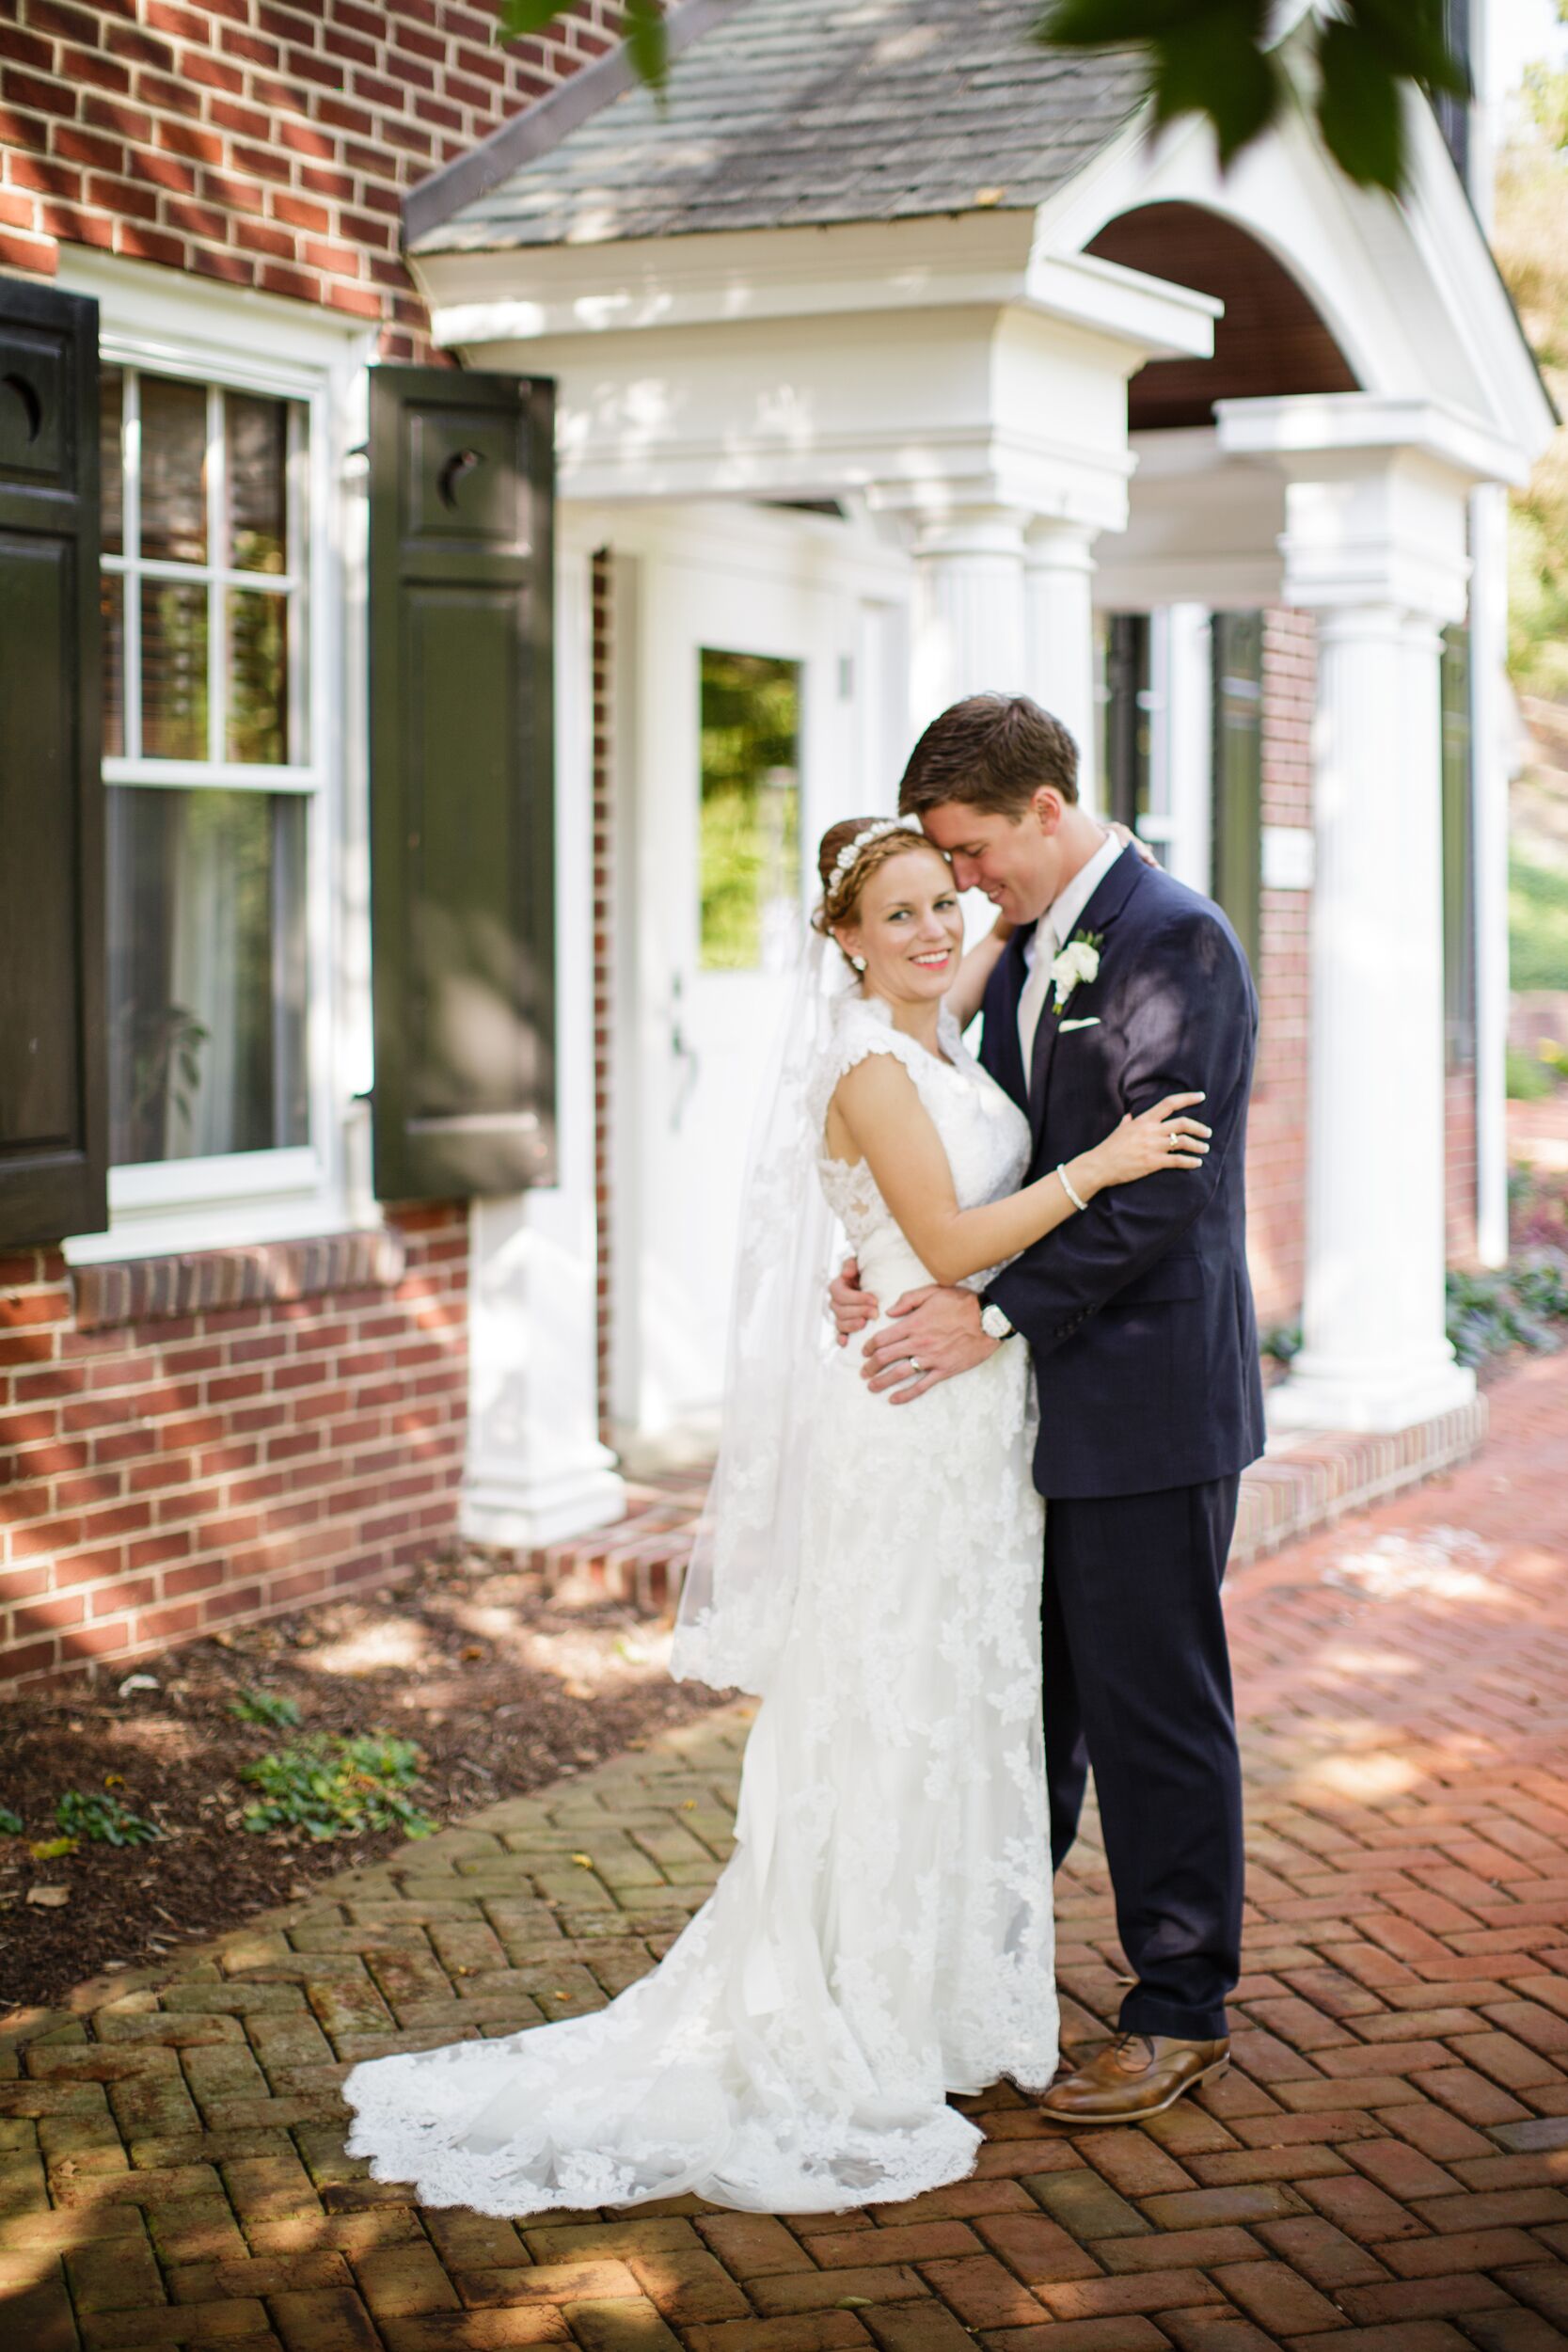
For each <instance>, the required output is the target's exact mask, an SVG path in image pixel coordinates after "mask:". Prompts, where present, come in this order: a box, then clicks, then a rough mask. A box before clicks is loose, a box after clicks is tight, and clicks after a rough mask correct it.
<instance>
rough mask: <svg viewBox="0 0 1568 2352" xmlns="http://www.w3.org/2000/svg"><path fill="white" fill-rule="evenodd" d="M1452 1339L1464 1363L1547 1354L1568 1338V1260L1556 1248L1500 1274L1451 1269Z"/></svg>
mask: <svg viewBox="0 0 1568 2352" xmlns="http://www.w3.org/2000/svg"><path fill="white" fill-rule="evenodd" d="M1448 1325H1449V1340H1450V1341H1451V1343H1452V1344H1453V1352H1454V1354H1455V1355H1456V1356H1457V1357H1458V1359H1459V1360H1460V1362H1461V1363H1462V1364H1470V1365H1476V1364H1483V1363H1485V1362H1486V1360H1487V1359H1488V1358H1489V1357H1492V1356H1503V1355H1506V1354H1507V1353H1508V1351H1509V1349H1510V1348H1513V1347H1528V1348H1530V1349H1532V1350H1534V1351H1535V1352H1536V1353H1537V1354H1541V1355H1544V1354H1548V1353H1550V1352H1551V1351H1552V1350H1553V1349H1555V1348H1559V1347H1560V1346H1561V1345H1562V1343H1563V1341H1564V1340H1565V1339H1568V1259H1565V1258H1564V1257H1563V1256H1562V1255H1561V1254H1560V1252H1558V1251H1555V1250H1543V1251H1542V1252H1541V1253H1540V1254H1539V1256H1535V1257H1529V1258H1524V1259H1522V1260H1520V1261H1518V1262H1517V1263H1514V1264H1513V1265H1509V1266H1505V1267H1504V1268H1503V1269H1502V1271H1501V1272H1500V1273H1497V1274H1463V1273H1460V1272H1459V1271H1457V1270H1456V1269H1450V1271H1449V1282H1448Z"/></svg>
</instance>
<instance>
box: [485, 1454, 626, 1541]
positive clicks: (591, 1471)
mask: <svg viewBox="0 0 1568 2352" xmlns="http://www.w3.org/2000/svg"><path fill="white" fill-rule="evenodd" d="M593 1451H594V1457H595V1458H594V1459H585V1460H583V1461H581V1462H575V1463H570V1464H564V1465H558V1466H557V1467H556V1469H555V1470H553V1471H551V1472H549V1473H548V1474H546V1475H541V1476H539V1477H537V1478H529V1477H526V1476H524V1477H520V1478H515V1479H504V1480H503V1479H483V1478H482V1479H469V1480H468V1481H467V1484H466V1485H465V1486H464V1489H463V1502H462V1508H461V1510H460V1512H459V1515H458V1532H459V1534H461V1535H462V1536H463V1537H464V1538H465V1540H466V1541H467V1542H468V1543H473V1544H499V1545H501V1546H503V1547H504V1548H505V1549H507V1550H509V1551H531V1550H532V1549H534V1547H535V1546H536V1545H538V1544H554V1543H559V1542H560V1541H561V1540H562V1537H563V1536H567V1535H585V1534H588V1533H589V1532H590V1531H591V1530H592V1529H594V1528H595V1527H613V1526H614V1524H615V1522H616V1520H617V1519H621V1518H625V1517H626V1481H625V1480H624V1479H623V1478H622V1477H621V1475H620V1472H619V1471H618V1470H616V1468H615V1456H614V1455H613V1454H611V1453H610V1451H609V1450H608V1448H606V1447H604V1446H595V1447H594V1450H593Z"/></svg>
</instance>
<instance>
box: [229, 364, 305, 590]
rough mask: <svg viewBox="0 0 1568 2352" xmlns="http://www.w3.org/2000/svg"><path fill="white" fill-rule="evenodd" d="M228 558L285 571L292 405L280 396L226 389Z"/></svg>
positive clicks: (246, 566)
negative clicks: (268, 397)
mask: <svg viewBox="0 0 1568 2352" xmlns="http://www.w3.org/2000/svg"><path fill="white" fill-rule="evenodd" d="M223 409H224V430H225V436H226V438H227V442H228V454H229V546H230V554H229V561H230V564H232V565H233V567H234V569H235V570H236V571H241V572H286V571H287V570H288V568H289V565H288V502H287V497H286V490H287V481H286V476H287V470H288V455H289V411H288V405H287V403H286V402H284V401H281V400H261V399H258V398H256V397H255V396H253V395H252V394H250V393H248V392H226V393H225V394H224V402H223Z"/></svg>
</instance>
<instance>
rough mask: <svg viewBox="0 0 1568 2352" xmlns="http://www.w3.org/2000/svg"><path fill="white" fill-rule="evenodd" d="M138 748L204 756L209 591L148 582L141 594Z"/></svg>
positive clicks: (156, 755)
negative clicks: (139, 730) (139, 731)
mask: <svg viewBox="0 0 1568 2352" xmlns="http://www.w3.org/2000/svg"><path fill="white" fill-rule="evenodd" d="M141 713H142V715H141V747H142V751H143V752H144V754H145V755H146V756H147V757H148V758H149V759H205V758H206V756H207V591H206V589H205V588H183V587H181V586H179V585H178V584H177V583H176V582H174V581H173V580H144V581H143V582H142V592H141Z"/></svg>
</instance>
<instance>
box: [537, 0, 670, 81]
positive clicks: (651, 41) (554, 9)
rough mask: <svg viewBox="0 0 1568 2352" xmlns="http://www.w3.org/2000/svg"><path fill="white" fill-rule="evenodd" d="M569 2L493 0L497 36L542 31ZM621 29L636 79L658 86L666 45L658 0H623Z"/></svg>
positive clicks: (666, 56)
mask: <svg viewBox="0 0 1568 2352" xmlns="http://www.w3.org/2000/svg"><path fill="white" fill-rule="evenodd" d="M571 5H572V0H497V8H496V18H497V26H498V30H499V38H500V39H501V40H525V39H526V38H527V37H528V36H529V35H530V34H531V33H542V32H543V31H544V30H545V28H546V25H548V24H554V22H555V20H556V18H557V17H558V16H564V15H565V13H566V10H567V8H569V7H570V6H571ZM621 29H622V31H623V33H624V34H625V37H626V51H627V54H628V56H630V58H631V62H632V65H633V68H634V69H635V71H636V73H637V76H638V79H639V80H640V81H643V82H647V83H650V84H651V85H652V86H653V87H654V88H655V89H661V88H662V87H663V86H664V77H665V74H666V73H667V72H668V71H669V64H670V47H669V42H668V40H667V39H666V37H665V29H664V11H663V9H662V8H660V6H659V5H658V0H623V6H622V9H621Z"/></svg>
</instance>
